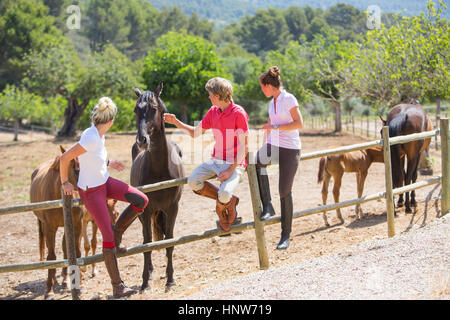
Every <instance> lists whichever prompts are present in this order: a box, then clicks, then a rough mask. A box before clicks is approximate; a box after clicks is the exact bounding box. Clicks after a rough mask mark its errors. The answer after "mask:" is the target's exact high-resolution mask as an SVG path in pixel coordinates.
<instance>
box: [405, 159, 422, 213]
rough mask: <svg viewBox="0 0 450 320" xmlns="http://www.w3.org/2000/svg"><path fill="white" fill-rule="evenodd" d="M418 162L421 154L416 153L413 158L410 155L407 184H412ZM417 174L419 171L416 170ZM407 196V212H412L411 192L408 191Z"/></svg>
mask: <svg viewBox="0 0 450 320" xmlns="http://www.w3.org/2000/svg"><path fill="white" fill-rule="evenodd" d="M418 164H419V155H415V157H411V158H409V157H408V167H407V171H406V177H405V186H407V185H409V184H411V180H412V177H413V175H414V172H415V171H417V165H418ZM416 174H417V172H416ZM416 178H417V177H416ZM405 196H406V199H405V213H412V210H411V203H410V201H409V192H406V193H405Z"/></svg>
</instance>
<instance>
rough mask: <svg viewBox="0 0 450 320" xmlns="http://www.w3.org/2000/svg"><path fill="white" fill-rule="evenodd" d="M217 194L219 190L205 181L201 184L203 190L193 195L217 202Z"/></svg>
mask: <svg viewBox="0 0 450 320" xmlns="http://www.w3.org/2000/svg"><path fill="white" fill-rule="evenodd" d="M218 192H219V188H217V187H216V186H215V185H213V184H212V183H211V182H208V181H205V182H204V184H203V188H202V189H200V190H197V191H194V193H196V194H198V195H201V196H203V197H206V198H210V199H214V200H217V194H218Z"/></svg>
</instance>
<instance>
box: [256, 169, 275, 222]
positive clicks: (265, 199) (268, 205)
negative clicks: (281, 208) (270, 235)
mask: <svg viewBox="0 0 450 320" xmlns="http://www.w3.org/2000/svg"><path fill="white" fill-rule="evenodd" d="M261 169H262V168H257V169H256V174H257V176H258V184H259V195H260V196H261V202H262V205H263V210H262V212H261V216H260V219H261V220H267V219H269V218H270V217H271V216H274V215H275V209H274V208H273V206H272V199H271V197H270V185H269V176H268V175H267V174H261Z"/></svg>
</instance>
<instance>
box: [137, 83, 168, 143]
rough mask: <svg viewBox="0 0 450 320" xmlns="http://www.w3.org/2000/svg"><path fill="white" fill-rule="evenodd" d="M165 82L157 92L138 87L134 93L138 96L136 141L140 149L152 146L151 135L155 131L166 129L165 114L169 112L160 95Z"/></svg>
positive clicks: (159, 86)
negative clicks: (141, 89)
mask: <svg viewBox="0 0 450 320" xmlns="http://www.w3.org/2000/svg"><path fill="white" fill-rule="evenodd" d="M162 89H163V83H162V82H160V83H159V85H158V87H157V88H156V90H155V92H152V91H144V92H143V93H141V91H140V90H139V89H138V88H136V89H135V90H134V93H135V94H136V96H137V101H136V107H135V108H134V113H135V114H136V127H137V136H136V143H137V145H138V147H139V148H140V149H147V148H148V147H149V146H150V136H151V135H152V133H153V132H155V131H161V130H164V117H163V114H164V113H165V112H167V109H166V106H165V105H164V102H163V101H162V100H161V98H160V95H161V92H162Z"/></svg>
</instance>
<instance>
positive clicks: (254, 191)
mask: <svg viewBox="0 0 450 320" xmlns="http://www.w3.org/2000/svg"><path fill="white" fill-rule="evenodd" d="M383 132H384V135H383V137H387V138H386V139H381V140H375V141H370V142H367V143H361V144H355V145H350V146H345V147H341V148H336V149H330V150H322V151H316V152H311V153H307V154H303V155H302V156H301V159H300V161H305V160H310V159H315V158H320V157H323V156H329V155H334V154H339V153H345V152H349V151H355V150H363V149H367V148H370V147H373V146H383V152H384V159H385V186H386V191H383V192H379V193H376V194H372V195H367V196H363V197H361V198H357V199H352V200H346V201H342V202H339V203H334V204H328V205H323V206H318V207H314V208H310V209H306V210H302V211H298V212H294V219H296V218H300V217H305V216H309V215H312V214H317V213H322V212H323V211H330V210H335V209H337V208H344V207H349V206H354V205H356V204H361V203H365V202H368V201H374V200H377V199H381V198H385V200H386V208H387V230H388V236H389V237H392V236H394V235H395V226H394V202H393V196H394V195H396V194H400V193H404V192H408V191H412V190H416V189H419V188H423V187H426V186H430V185H433V184H437V183H439V182H442V197H441V213H442V215H444V214H447V213H448V212H449V211H450V168H449V147H450V140H449V124H448V119H441V120H440V129H438V130H433V131H428V132H423V133H418V134H411V135H406V136H399V137H394V138H389V135H388V134H387V133H388V127H384V128H383ZM439 134H440V137H441V141H442V148H441V156H442V158H441V163H442V175H441V176H438V177H433V178H430V179H428V180H425V181H420V182H417V183H414V184H410V185H408V186H404V187H402V188H397V189H393V188H392V175H391V169H390V168H391V158H390V146H392V145H395V144H401V143H405V142H408V141H415V140H422V139H425V138H431V137H434V136H436V135H439ZM253 156H254V155H250V159H253V158H252V157H253ZM247 174H248V180H249V187H250V194H251V201H252V206H253V217H254V221H251V222H246V223H242V224H239V225H234V226H232V227H231V230H230V231H229V232H224V231H223V230H221V229H211V230H206V231H204V232H203V233H198V234H189V235H184V236H180V237H176V238H171V239H166V240H161V241H156V242H150V243H145V244H142V245H138V246H135V247H131V248H128V250H127V252H126V253H123V254H119V255H118V257H125V256H130V255H135V254H139V253H144V252H147V251H153V250H160V249H164V248H168V247H172V246H176V245H181V244H186V243H190V242H194V241H199V240H203V239H208V238H212V237H215V236H220V235H223V234H227V233H236V232H241V231H245V230H251V229H254V230H255V234H256V241H257V249H258V257H259V265H260V268H261V269H267V268H269V258H268V254H267V248H266V240H265V234H264V226H266V225H271V224H275V223H280V221H281V217H280V216H274V217H271V218H270V219H268V220H265V221H261V220H260V219H259V215H260V213H261V211H262V206H261V199H260V195H259V185H258V180H257V177H256V167H255V164H249V165H248V167H247ZM186 183H187V178H181V179H175V180H168V181H163V182H160V183H155V184H151V185H146V186H140V187H138V189H139V190H141V191H143V192H151V191H156V190H161V189H165V188H171V187H175V186H179V185H183V184H186ZM64 198H65V199H67V200H68V201H69V203H67V201H66V202H65V203H63V200H55V201H47V202H41V203H34V204H26V205H20V206H15V207H9V208H0V215H6V214H12V213H18V212H31V211H32V210H42V209H50V208H61V207H64V212H65V217H69V218H71V214H70V208H71V206H72V205H73V206H79V205H81V201H80V199H75V200H72V199H71V198H69V197H64ZM68 225H69V226H70V223H69V224H68ZM66 232H67V233H66V234H70V233H72V234H73V230H66ZM66 237H67V236H66ZM71 252H72V253H71ZM73 255H74V250H69V251H68V257H69V258H68V259H64V260H53V261H40V262H34V263H23V264H12V265H1V266H0V273H5V272H18V271H28V270H37V269H54V268H62V267H67V266H68V267H69V269H70V268H72V269H75V270H76V268H77V267H79V266H85V265H89V264H92V263H97V262H100V261H103V254H96V255H93V256H88V257H80V258H75V257H74V256H73ZM69 261H70V263H69ZM69 274H70V273H69ZM76 276H77V274H76V273H74V277H76ZM78 276H79V273H78ZM78 281H79V280H78ZM74 282H76V279H72V275H71V285H72V284H73V283H74ZM78 283H79V282H78ZM71 288H72V297H73V299H77V298H78V293H77V291H76V290H75V289H74V288H73V287H71Z"/></svg>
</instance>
